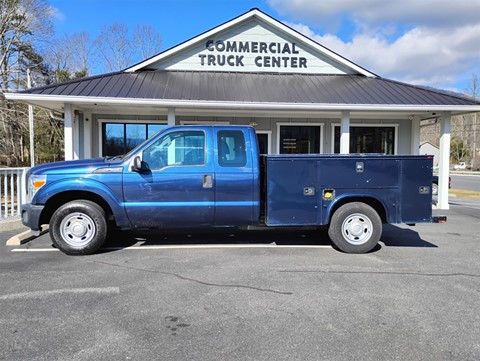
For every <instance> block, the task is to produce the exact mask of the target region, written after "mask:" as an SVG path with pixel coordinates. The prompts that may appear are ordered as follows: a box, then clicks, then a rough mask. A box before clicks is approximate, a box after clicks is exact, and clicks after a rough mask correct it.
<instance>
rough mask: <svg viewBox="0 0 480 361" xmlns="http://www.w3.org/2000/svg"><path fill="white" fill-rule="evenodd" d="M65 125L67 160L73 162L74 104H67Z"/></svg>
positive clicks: (65, 106) (65, 107)
mask: <svg viewBox="0 0 480 361" xmlns="http://www.w3.org/2000/svg"><path fill="white" fill-rule="evenodd" d="M64 111H65V117H64V121H65V125H64V134H65V146H64V147H65V148H64V149H65V160H73V117H74V115H73V109H72V104H67V103H65V105H64Z"/></svg>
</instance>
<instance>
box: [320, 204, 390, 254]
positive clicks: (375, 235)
mask: <svg viewBox="0 0 480 361" xmlns="http://www.w3.org/2000/svg"><path fill="white" fill-rule="evenodd" d="M328 235H329V236H330V239H331V241H332V242H333V244H334V245H335V246H337V247H338V248H339V249H340V250H342V251H344V252H346V253H366V252H369V251H371V250H372V249H373V248H374V247H375V246H376V245H377V243H378V241H379V240H380V237H381V235H382V220H381V219H380V216H379V215H378V213H377V211H375V209H373V208H372V207H371V206H369V205H368V204H365V203H361V202H353V203H347V204H344V205H343V206H341V207H340V208H338V209H337V210H336V211H335V213H334V214H333V216H332V219H331V222H330V226H329V228H328Z"/></svg>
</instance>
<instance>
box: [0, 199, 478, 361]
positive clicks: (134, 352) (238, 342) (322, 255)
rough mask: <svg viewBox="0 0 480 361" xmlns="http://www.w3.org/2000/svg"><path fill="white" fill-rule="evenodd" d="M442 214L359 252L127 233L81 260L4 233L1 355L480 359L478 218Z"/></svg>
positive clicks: (250, 239) (246, 239) (294, 238)
mask: <svg viewBox="0 0 480 361" xmlns="http://www.w3.org/2000/svg"><path fill="white" fill-rule="evenodd" d="M477 211H478V210H477ZM472 212H473V213H472ZM436 213H438V214H440V213H441V214H447V215H448V217H449V221H448V223H447V224H443V225H433V224H427V225H418V226H416V227H413V228H411V227H406V226H405V227H403V226H402V227H395V226H386V227H385V230H384V233H383V236H382V242H381V243H380V245H379V246H378V247H377V248H376V249H375V251H374V252H372V253H369V254H365V255H348V254H343V253H340V252H338V251H336V250H334V249H332V248H331V247H330V245H329V242H328V241H327V240H326V239H325V238H326V233H325V232H313V231H309V232H281V233H278V232H275V233H268V234H267V233H258V232H257V233H235V234H231V233H225V232H224V233H216V234H208V233H203V234H198V233H197V234H193V235H189V234H187V233H184V234H166V235H165V234H132V233H121V234H116V235H115V236H114V237H113V238H114V239H113V242H111V243H110V244H109V245H108V248H107V249H105V250H104V251H103V252H102V253H99V254H96V255H93V256H86V257H69V256H66V255H64V254H62V253H60V252H58V251H55V249H53V248H52V247H51V242H50V241H49V238H48V235H45V236H42V237H40V238H39V239H37V240H35V241H32V242H31V243H29V244H26V245H23V246H19V247H13V248H12V247H10V248H7V247H6V246H5V245H4V244H5V240H6V237H8V236H9V235H10V234H7V233H3V234H2V237H3V238H4V239H0V241H1V242H0V334H1V335H2V337H0V360H462V361H463V360H479V359H480V312H479V310H480V261H479V260H480V244H479V242H480V236H479V232H478V222H479V215H480V212H479V213H478V214H477V213H475V209H474V208H472V209H467V208H465V207H463V206H461V205H452V207H451V209H450V210H449V211H446V212H445V211H436ZM274 242H275V243H276V244H279V245H281V246H280V247H279V246H275V245H273V243H274ZM224 244H227V246H224ZM297 244H300V245H303V247H298V246H296V245H297ZM166 245H170V246H169V247H166ZM210 245H211V246H210Z"/></svg>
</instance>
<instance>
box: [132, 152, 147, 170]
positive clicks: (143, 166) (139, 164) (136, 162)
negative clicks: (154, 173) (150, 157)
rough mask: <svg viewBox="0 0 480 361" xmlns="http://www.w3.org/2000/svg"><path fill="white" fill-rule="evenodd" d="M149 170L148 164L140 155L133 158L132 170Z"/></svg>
mask: <svg viewBox="0 0 480 361" xmlns="http://www.w3.org/2000/svg"><path fill="white" fill-rule="evenodd" d="M147 170H148V165H147V163H145V162H143V161H142V159H141V158H140V156H138V155H137V156H136V157H135V158H133V166H132V171H134V172H137V173H144V172H146V171H147Z"/></svg>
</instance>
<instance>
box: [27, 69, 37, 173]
mask: <svg viewBox="0 0 480 361" xmlns="http://www.w3.org/2000/svg"><path fill="white" fill-rule="evenodd" d="M31 87H32V80H31V78H30V68H27V88H28V89H30V88H31ZM28 130H29V132H30V166H31V167H33V166H35V147H34V146H35V144H34V129H33V106H31V105H30V104H29V105H28Z"/></svg>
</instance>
